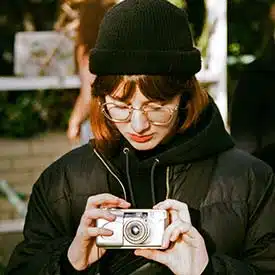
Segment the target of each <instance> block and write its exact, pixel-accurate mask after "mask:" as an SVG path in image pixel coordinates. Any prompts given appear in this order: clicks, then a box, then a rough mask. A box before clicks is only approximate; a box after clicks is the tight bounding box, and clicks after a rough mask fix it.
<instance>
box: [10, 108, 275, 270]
mask: <svg viewBox="0 0 275 275" xmlns="http://www.w3.org/2000/svg"><path fill="white" fill-rule="evenodd" d="M125 152H126V151H125ZM128 157H130V161H136V162H137V163H138V165H139V166H140V167H141V169H143V168H144V169H147V168H148V167H149V168H150V167H154V172H153V177H152V180H153V178H154V177H158V176H159V175H164V176H167V182H165V180H163V181H162V180H161V179H160V180H158V181H155V182H154V183H152V182H151V185H152V186H153V187H154V186H156V184H162V182H163V185H165V186H162V187H161V186H160V189H161V188H166V189H165V193H166V195H168V197H170V198H173V199H177V200H180V201H183V202H186V203H187V204H188V205H189V209H190V212H191V218H192V221H193V224H194V225H195V226H196V227H197V228H198V230H199V231H200V232H201V234H202V235H203V236H204V239H205V241H206V245H207V249H208V253H209V256H210V260H211V261H210V264H209V265H208V267H207V271H205V273H209V274H230V275H233V274H234V275H245V274H251V275H252V274H253V275H254V274H261V275H264V274H275V219H274V214H275V191H274V176H273V173H272V170H271V169H270V167H269V166H267V165H266V164H265V163H263V162H261V161H260V160H258V159H256V158H254V157H252V156H250V155H248V154H246V153H244V152H242V151H239V150H237V149H235V148H234V147H233V143H232V141H231V138H230V137H229V135H228V134H227V133H226V131H225V129H224V127H223V123H222V120H221V117H220V114H219V112H218V111H217V108H216V106H215V105H214V104H211V105H210V106H209V107H208V108H207V110H206V111H205V112H204V114H203V115H202V118H201V120H200V123H199V124H198V126H197V127H196V128H194V129H190V131H188V132H186V133H185V135H183V136H181V135H177V136H176V138H175V139H173V140H172V141H171V142H170V145H169V148H166V149H165V150H162V151H161V150H160V151H158V153H157V154H156V155H154V154H153V155H150V157H148V158H145V159H144V158H142V159H138V158H136V160H135V157H134V155H133V153H132V152H131V150H130V151H129V156H128ZM124 158H125V156H124ZM156 158H158V165H157V166H155V165H154V163H155V159H156ZM128 161H129V159H128ZM121 163H123V161H122V162H121ZM127 163H128V162H127ZM115 164H116V163H114V161H112V160H111V159H108V160H107V159H106V158H104V156H102V155H100V154H98V152H96V151H95V150H94V149H93V148H92V145H91V144H88V145H85V146H83V147H81V148H79V149H76V150H73V151H72V152H69V153H68V154H66V155H65V156H63V157H62V158H61V159H59V160H58V161H56V162H55V163H53V164H52V165H51V166H50V167H49V168H48V169H46V171H44V173H43V174H42V175H41V177H40V178H39V180H38V181H37V182H36V184H35V185H34V187H33V191H32V195H31V199H30V203H29V209H28V214H27V217H26V223H25V228H24V236H25V240H24V242H23V243H21V244H19V245H18V246H17V247H16V249H15V251H14V253H13V255H12V257H11V259H10V262H9V265H8V274H10V275H13V274H14V275H16V274H18V275H30V274H43V275H48V274H52V275H61V274H78V273H79V272H76V271H73V270H72V269H71V270H70V267H69V266H68V263H66V252H67V249H68V247H69V245H70V243H71V241H72V239H73V237H74V235H75V232H76V229H77V227H78V225H79V221H80V218H81V215H82V213H83V210H84V208H85V204H86V201H87V198H88V197H89V196H91V195H95V194H99V193H105V192H112V193H114V194H115V195H118V196H122V197H123V195H124V193H126V194H125V195H126V196H127V195H128V194H127V190H128V189H129V188H131V186H130V185H131V183H129V182H128V183H127V182H125V180H124V177H123V175H122V177H121V175H120V174H119V171H118V172H117V171H116V170H119V168H118V167H117V166H118V165H115ZM128 165H129V163H128ZM126 168H127V167H126ZM131 172H132V171H131V169H129V167H128V173H129V175H130V177H131ZM166 173H167V175H165V174H166ZM126 178H127V177H126ZM148 178H149V179H150V176H149V177H148ZM120 181H121V182H120ZM148 184H150V183H148ZM121 185H123V186H124V187H125V192H124V191H123V189H122V186H121ZM132 185H133V186H132V187H134V190H137V188H136V189H135V187H136V185H137V183H136V182H135V181H134V183H132ZM127 186H128V188H126V187H127ZM156 189H157V188H156ZM156 196H157V201H158V200H161V199H164V198H162V197H161V194H160V195H159V197H158V193H157V192H156ZM117 253H119V252H117ZM107 254H108V253H107ZM109 264H110V263H109ZM109 266H110V265H109ZM128 266H129V265H128ZM104 267H108V256H106V257H105V256H104V257H103V258H102V259H101V260H100V261H99V262H97V263H95V264H93V265H92V266H91V267H89V268H88V269H87V270H86V271H83V272H81V273H79V274H82V273H83V274H98V273H97V272H99V271H100V272H101V273H100V274H107V273H108V274H109V272H110V271H108V272H107V271H106V269H104ZM124 267H125V268H124V269H123V271H122V270H120V271H118V269H116V270H117V271H116V273H115V274H150V275H151V274H171V272H170V271H169V270H168V269H166V268H165V267H163V266H161V265H160V264H157V263H152V262H148V261H147V260H144V259H135V260H134V261H133V264H131V267H134V269H135V270H136V271H133V270H131V267H130V269H129V270H128V269H127V268H128V267H127V265H124ZM138 267H140V268H138Z"/></svg>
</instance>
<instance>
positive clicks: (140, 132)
mask: <svg viewBox="0 0 275 275" xmlns="http://www.w3.org/2000/svg"><path fill="white" fill-rule="evenodd" d="M119 92H120V91H119V90H118V91H116V92H115V94H116V96H118V95H119ZM105 100H106V103H115V104H118V105H123V106H126V105H125V104H127V105H128V106H131V107H132V108H133V110H132V113H131V116H130V118H129V120H128V121H127V122H114V123H115V125H116V127H117V129H118V130H119V132H120V133H121V134H122V135H123V136H124V137H125V138H126V139H127V140H128V141H129V143H130V144H131V145H132V146H133V147H134V148H135V149H137V150H150V149H153V148H155V147H156V146H157V145H158V144H160V143H162V142H163V141H164V139H165V138H167V137H168V136H169V135H170V134H172V133H173V132H174V130H175V127H176V123H177V117H178V110H175V111H173V114H172V118H171V120H170V121H169V123H167V124H165V125H155V124H154V123H152V122H151V121H150V120H149V119H148V116H147V115H146V114H145V113H144V112H142V111H141V108H144V109H145V110H151V109H155V108H158V107H160V106H162V107H165V108H166V107H167V108H168V109H171V110H174V109H175V108H176V107H177V106H178V105H179V102H180V95H177V96H175V97H174V98H173V99H172V100H169V101H167V102H165V103H163V102H156V101H152V100H148V98H146V97H145V96H144V95H143V94H142V93H141V91H140V89H139V88H136V91H135V93H134V94H133V97H132V98H131V100H130V101H129V102H128V101H127V103H126V102H122V101H119V100H117V99H115V98H113V97H112V96H109V95H108V96H106V97H105ZM107 106H109V104H108V105H107ZM107 109H108V111H109V114H111V113H112V111H111V110H109V107H107ZM156 118H157V119H160V116H157V117H156Z"/></svg>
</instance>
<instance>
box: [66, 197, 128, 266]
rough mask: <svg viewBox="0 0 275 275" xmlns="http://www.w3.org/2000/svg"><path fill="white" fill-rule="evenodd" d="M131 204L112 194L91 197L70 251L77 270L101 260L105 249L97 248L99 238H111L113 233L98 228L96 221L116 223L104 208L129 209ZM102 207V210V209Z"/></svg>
mask: <svg viewBox="0 0 275 275" xmlns="http://www.w3.org/2000/svg"><path fill="white" fill-rule="evenodd" d="M129 206H130V203H128V202H126V201H125V200H123V199H120V198H118V197H115V196H113V195H111V194H100V195H95V196H91V197H89V199H88V200H87V204H86V209H85V211H84V213H83V215H82V217H81V220H80V224H79V226H78V229H77V232H76V236H75V238H74V240H73V242H72V243H71V245H70V247H69V250H68V254H67V256H68V260H69V262H70V263H71V265H72V266H73V267H74V268H75V269H76V270H79V271H80V270H84V269H86V268H87V267H88V266H89V265H91V264H92V263H94V262H96V261H97V260H98V259H100V258H101V257H102V256H103V255H104V253H105V252H106V250H105V249H103V248H99V247H97V246H96V243H95V240H96V237H97V236H111V235H112V233H113V232H112V231H111V230H108V229H104V228H98V227H96V219H99V218H102V219H106V220H108V221H114V220H115V218H116V217H115V215H113V214H112V213H110V212H109V211H108V210H106V209H102V208H128V207H129ZM100 207H101V208H100Z"/></svg>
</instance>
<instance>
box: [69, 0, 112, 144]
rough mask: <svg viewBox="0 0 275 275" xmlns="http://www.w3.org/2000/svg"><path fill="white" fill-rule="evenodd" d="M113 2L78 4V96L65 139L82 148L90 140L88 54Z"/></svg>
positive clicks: (95, 0) (96, 0)
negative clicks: (79, 144)
mask: <svg viewBox="0 0 275 275" xmlns="http://www.w3.org/2000/svg"><path fill="white" fill-rule="evenodd" d="M115 1H116V0H82V1H81V0H80V1H76V2H79V27H78V30H77V41H76V63H77V68H78V74H79V77H80V83H81V87H80V92H79V95H78V97H77V99H76V102H75V105H74V108H73V111H72V113H71V116H70V119H69V123H68V129H67V136H68V138H69V140H70V141H71V142H72V143H76V142H79V141H80V143H81V144H85V143H87V142H88V141H89V139H90V138H91V136H92V133H91V127H90V122H89V120H87V119H88V117H89V113H90V105H91V85H92V83H93V81H94V79H95V75H94V74H92V73H90V71H89V50H90V49H91V48H93V47H94V45H95V41H96V37H97V33H98V28H99V24H100V22H101V20H102V18H103V16H104V14H105V12H106V11H107V10H108V9H109V8H110V7H112V6H113V5H114V4H115Z"/></svg>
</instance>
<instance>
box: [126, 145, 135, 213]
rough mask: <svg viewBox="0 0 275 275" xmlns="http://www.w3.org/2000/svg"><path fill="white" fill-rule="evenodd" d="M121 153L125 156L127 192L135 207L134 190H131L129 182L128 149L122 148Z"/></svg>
mask: <svg viewBox="0 0 275 275" xmlns="http://www.w3.org/2000/svg"><path fill="white" fill-rule="evenodd" d="M123 153H124V154H125V156H126V176H127V182H128V187H129V192H130V197H131V202H132V204H133V207H134V208H136V207H137V205H136V202H135V197H134V192H133V187H132V182H131V177H130V171H129V168H130V167H129V149H128V148H124V149H123Z"/></svg>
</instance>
